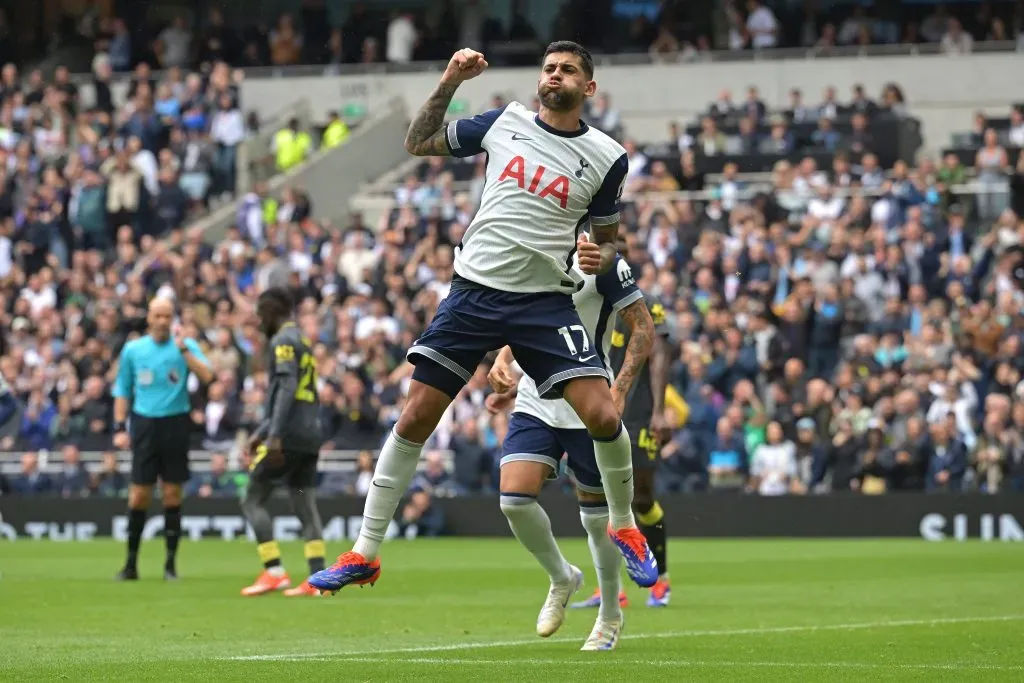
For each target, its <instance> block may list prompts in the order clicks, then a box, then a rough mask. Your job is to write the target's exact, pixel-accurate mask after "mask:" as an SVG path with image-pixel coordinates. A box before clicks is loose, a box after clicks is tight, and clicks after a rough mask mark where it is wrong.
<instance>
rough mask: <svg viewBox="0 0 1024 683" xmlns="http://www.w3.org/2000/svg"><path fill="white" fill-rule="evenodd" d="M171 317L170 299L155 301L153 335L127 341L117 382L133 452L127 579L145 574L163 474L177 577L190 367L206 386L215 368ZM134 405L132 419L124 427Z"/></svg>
mask: <svg viewBox="0 0 1024 683" xmlns="http://www.w3.org/2000/svg"><path fill="white" fill-rule="evenodd" d="M173 319H174V303H173V302H171V301H170V300H169V299H163V298H157V299H154V300H153V301H151V302H150V304H149V312H148V314H147V316H146V323H147V325H148V328H149V329H148V332H149V333H148V334H147V335H146V336H144V337H140V338H139V339H136V340H134V341H131V342H128V343H127V344H125V345H124V348H123V349H122V350H121V359H120V361H119V364H118V369H117V380H116V382H115V384H114V391H113V394H114V422H115V426H114V446H115V447H116V448H119V449H121V450H125V449H127V448H128V447H129V446H131V449H132V481H131V486H130V487H129V489H128V558H127V560H126V561H125V564H124V569H122V570H121V572H120V573H119V574H118V575H117V578H118V579H119V580H121V581H135V580H137V579H138V578H139V572H138V566H137V564H136V561H137V559H138V556H139V542H140V541H141V540H142V530H143V528H144V527H145V525H146V510H147V509H148V508H149V503H150V501H151V500H152V498H153V485H154V484H156V480H157V478H158V477H159V479H160V481H161V483H162V493H163V497H162V500H163V505H164V539H165V541H166V543H167V562H166V564H165V565H164V578H165V579H169V580H170V579H176V578H178V574H177V570H176V568H175V563H174V560H175V555H176V553H177V550H178V540H179V538H180V537H181V486H182V484H184V483H185V482H186V481H188V478H189V471H188V451H189V435H190V434H191V432H192V428H193V425H192V420H191V418H190V417H189V412H190V410H191V405H190V402H189V395H188V375H189V373H190V372H192V373H194V374H195V375H196V377H198V378H199V381H201V382H202V383H203V384H209V383H210V381H211V380H212V379H213V369H212V368H211V367H210V363H209V361H207V360H206V357H205V356H203V352H202V350H201V349H200V348H199V344H197V343H196V341H195V340H194V339H183V338H182V337H180V336H179V335H178V334H177V333H175V334H174V335H173V337H172V335H171V323H172V320H173ZM129 408H130V409H131V421H130V423H129V424H127V427H128V429H126V423H128V411H129ZM129 429H130V432H129Z"/></svg>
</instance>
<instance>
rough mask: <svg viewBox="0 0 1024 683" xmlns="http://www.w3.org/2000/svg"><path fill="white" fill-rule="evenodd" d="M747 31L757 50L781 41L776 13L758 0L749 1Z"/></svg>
mask: <svg viewBox="0 0 1024 683" xmlns="http://www.w3.org/2000/svg"><path fill="white" fill-rule="evenodd" d="M747 12H748V13H747V33H749V34H750V46H751V47H752V48H754V49H755V50H763V49H765V48H772V47H775V46H776V45H777V44H778V41H779V36H778V34H779V22H778V20H777V19H776V18H775V13H774V12H772V11H771V9H769V8H768V7H766V6H765V5H763V4H761V2H759V1H758V0H749V2H747Z"/></svg>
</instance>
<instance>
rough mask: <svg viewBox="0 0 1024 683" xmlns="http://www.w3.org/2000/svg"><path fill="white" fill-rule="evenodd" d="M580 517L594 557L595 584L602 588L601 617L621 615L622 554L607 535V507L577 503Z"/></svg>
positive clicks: (613, 619) (609, 617)
mask: <svg viewBox="0 0 1024 683" xmlns="http://www.w3.org/2000/svg"><path fill="white" fill-rule="evenodd" d="M580 520H582V521H583V528H584V529H586V530H587V545H589V546H590V555H591V557H593V558H594V569H596V570H597V585H598V587H599V589H600V591H601V610H600V614H601V618H602V619H609V620H612V621H618V620H619V619H621V618H622V609H621V608H620V607H619V591H621V590H622V584H621V583H620V580H619V577H620V566H621V564H622V554H621V553H620V552H619V549H618V548H616V547H615V544H614V543H612V540H611V539H610V538H608V508H607V507H604V506H602V507H580Z"/></svg>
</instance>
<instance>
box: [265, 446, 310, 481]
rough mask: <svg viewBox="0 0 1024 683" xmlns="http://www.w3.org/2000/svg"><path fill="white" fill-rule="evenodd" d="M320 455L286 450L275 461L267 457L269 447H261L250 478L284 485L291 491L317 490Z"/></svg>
mask: <svg viewBox="0 0 1024 683" xmlns="http://www.w3.org/2000/svg"><path fill="white" fill-rule="evenodd" d="M319 459H320V454H319V453H300V452H298V451H289V450H285V451H283V452H282V453H281V455H280V456H278V458H277V459H276V460H275V459H274V458H271V457H270V456H268V455H267V447H266V446H260V447H259V448H257V449H256V453H255V454H254V455H253V458H252V464H250V465H249V476H250V477H251V478H252V480H253V481H258V482H262V483H278V482H280V483H282V484H284V485H286V486H287V487H288V488H290V489H309V488H316V471H317V462H318V461H319Z"/></svg>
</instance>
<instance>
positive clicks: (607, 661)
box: [278, 656, 1024, 671]
mask: <svg viewBox="0 0 1024 683" xmlns="http://www.w3.org/2000/svg"><path fill="white" fill-rule="evenodd" d="M278 661H296V662H331V661H338V658H337V657H301V658H296V659H294V660H278ZM341 661H345V662H358V663H365V664H381V663H383V662H382V660H381V659H380V658H379V657H345V658H343V659H342V660H341ZM387 663H388V664H440V665H445V666H447V665H455V666H459V665H466V666H473V665H478V666H508V665H509V664H515V665H519V664H528V665H534V666H559V665H562V666H571V667H573V668H574V669H575V668H577V667H580V666H601V667H607V666H654V667H658V668H666V669H675V668H680V669H682V668H714V667H721V668H737V667H748V666H749V667H757V668H765V669H767V668H772V669H793V668H799V669H888V670H892V669H910V670H924V671H967V670H976V671H1024V666H1015V665H1012V664H1006V665H1004V664H984V663H979V664H971V663H969V662H952V663H948V664H906V663H900V662H896V663H893V664H881V663H870V662H756V661H755V662H718V661H714V660H710V661H678V662H676V661H670V660H650V659H619V658H617V657H614V656H613V657H600V656H599V657H598V658H597V659H535V658H534V659H448V658H441V657H414V658H408V659H391V660H388V661H387Z"/></svg>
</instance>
